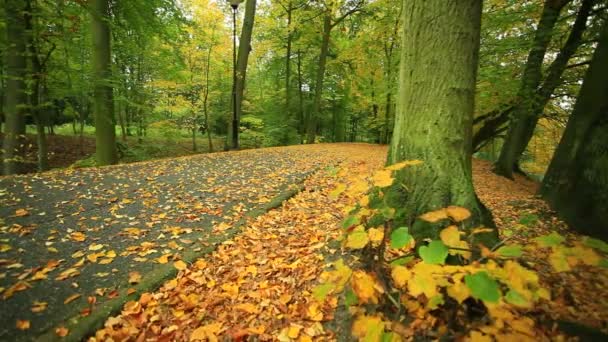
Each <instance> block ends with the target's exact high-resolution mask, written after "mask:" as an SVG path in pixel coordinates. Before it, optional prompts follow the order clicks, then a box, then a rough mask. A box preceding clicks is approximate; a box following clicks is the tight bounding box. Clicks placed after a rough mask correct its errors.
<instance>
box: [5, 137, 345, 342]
mask: <svg viewBox="0 0 608 342" xmlns="http://www.w3.org/2000/svg"><path fill="white" fill-rule="evenodd" d="M351 151H352V149H351ZM343 157H344V156H343V151H341V148H340V145H314V147H313V146H293V147H285V148H271V149H259V150H249V151H240V152H229V153H216V154H204V155H196V156H189V157H182V158H175V159H165V160H159V161H151V162H145V163H136V164H128V165H119V166H111V167H104V168H90V169H80V170H63V171H53V172H48V173H43V174H38V175H33V176H32V175H26V176H13V177H3V178H0V320H1V321H2V322H3V324H2V326H0V340H2V341H13V340H30V339H32V338H34V337H35V336H38V335H40V334H41V333H43V332H45V331H48V330H49V329H54V328H55V327H56V326H57V325H58V324H59V323H60V322H61V321H63V320H65V319H66V318H68V316H69V315H71V314H73V313H74V312H82V314H83V315H86V314H87V310H88V309H89V308H93V309H94V305H98V304H99V303H101V302H103V301H104V300H108V299H111V298H112V296H113V294H115V293H116V290H117V289H118V288H120V287H125V286H129V280H131V281H132V282H133V283H135V282H136V280H137V278H138V275H145V274H146V273H147V272H150V271H152V270H154V268H155V267H158V265H160V264H165V263H172V262H174V261H175V260H179V258H180V254H181V253H184V252H185V251H188V250H192V249H195V250H196V249H197V248H201V247H202V246H205V245H206V244H208V243H207V240H208V239H210V238H212V237H213V236H214V235H217V234H220V233H221V232H222V231H223V230H226V229H228V228H229V227H230V226H231V224H232V223H233V222H235V221H237V220H238V219H240V218H241V217H242V216H243V215H244V214H245V213H247V212H249V211H251V210H254V209H256V208H259V207H260V206H262V205H263V204H264V203H267V202H268V201H270V200H271V199H272V198H273V197H275V196H277V195H279V194H280V193H281V192H282V191H285V189H287V188H288V187H290V186H291V185H293V184H298V183H301V182H302V181H303V180H304V178H306V177H307V176H308V175H310V174H311V173H312V172H314V171H316V170H319V169H320V168H325V167H330V166H331V165H334V164H336V163H338V162H339V161H340V160H341V159H342V158H343ZM92 302H94V303H95V304H94V305H92ZM75 310H76V311H75ZM19 320H21V321H22V322H21V323H18V321H19ZM25 322H28V323H29V328H27V329H23V330H21V329H19V328H18V325H19V324H21V327H22V328H24V326H23V324H26V325H27V324H28V323H25Z"/></svg>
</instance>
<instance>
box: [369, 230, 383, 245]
mask: <svg viewBox="0 0 608 342" xmlns="http://www.w3.org/2000/svg"><path fill="white" fill-rule="evenodd" d="M367 238H368V239H369V241H371V242H372V245H373V246H374V247H377V246H379V245H380V243H381V242H382V240H383V239H384V229H381V228H370V229H368V230H367Z"/></svg>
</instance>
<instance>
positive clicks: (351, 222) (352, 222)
mask: <svg viewBox="0 0 608 342" xmlns="http://www.w3.org/2000/svg"><path fill="white" fill-rule="evenodd" d="M358 224H359V218H358V217H357V216H355V215H351V216H349V217H347V218H346V219H344V221H342V228H344V229H348V228H350V227H352V226H356V225H358Z"/></svg>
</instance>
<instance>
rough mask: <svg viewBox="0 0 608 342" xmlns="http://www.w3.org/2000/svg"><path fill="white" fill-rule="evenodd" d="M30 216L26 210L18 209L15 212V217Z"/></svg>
mask: <svg viewBox="0 0 608 342" xmlns="http://www.w3.org/2000/svg"><path fill="white" fill-rule="evenodd" d="M29 214H30V213H29V212H28V211H27V210H25V209H17V210H15V216H17V217H23V216H27V215H29Z"/></svg>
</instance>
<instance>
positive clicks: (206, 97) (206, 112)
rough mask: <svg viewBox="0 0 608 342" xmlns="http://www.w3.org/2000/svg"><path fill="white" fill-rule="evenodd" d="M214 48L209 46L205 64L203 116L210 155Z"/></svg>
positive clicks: (211, 149) (211, 145) (211, 148)
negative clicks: (212, 50) (210, 80)
mask: <svg viewBox="0 0 608 342" xmlns="http://www.w3.org/2000/svg"><path fill="white" fill-rule="evenodd" d="M214 33H215V31H214ZM212 48H213V46H209V50H208V51H207V63H206V64H205V92H204V94H203V115H204V116H205V128H206V129H207V143H208V145H209V146H208V147H209V153H211V152H213V141H212V139H211V127H210V126H209V110H208V104H209V72H210V69H211V49H212Z"/></svg>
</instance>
